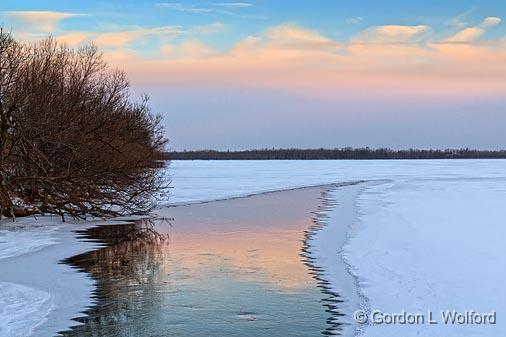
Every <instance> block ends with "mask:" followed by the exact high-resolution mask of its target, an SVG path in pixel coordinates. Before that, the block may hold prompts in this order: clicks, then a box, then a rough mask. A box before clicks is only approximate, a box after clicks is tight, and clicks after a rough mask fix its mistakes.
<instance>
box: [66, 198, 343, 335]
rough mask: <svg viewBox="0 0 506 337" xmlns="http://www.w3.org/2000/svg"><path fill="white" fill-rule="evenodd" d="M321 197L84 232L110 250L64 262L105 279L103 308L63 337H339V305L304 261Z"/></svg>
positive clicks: (222, 207)
mask: <svg viewBox="0 0 506 337" xmlns="http://www.w3.org/2000/svg"><path fill="white" fill-rule="evenodd" d="M321 193H322V190H321V189H316V188H315V189H303V190H294V191H287V192H277V193H270V194H266V195H261V196H254V197H250V198H243V199H235V200H228V201H220V202H214V203H208V204H200V205H189V206H180V207H174V208H168V209H165V210H163V211H162V212H161V216H163V217H165V218H163V219H151V220H150V221H138V222H136V223H130V224H124V225H104V226H99V227H95V228H91V229H87V230H84V231H82V232H81V233H80V235H82V236H83V237H84V238H86V239H89V240H96V241H98V242H102V243H104V244H105V246H104V247H103V248H100V249H97V250H95V251H92V252H88V253H85V254H81V255H77V256H74V257H72V258H69V259H68V260H66V261H65V262H66V263H69V264H71V265H73V266H75V267H77V268H79V269H81V270H83V271H86V272H87V273H89V274H90V275H91V276H92V277H93V278H95V279H96V280H97V283H98V288H97V292H96V294H95V296H96V299H97V305H96V306H95V307H93V308H90V310H88V312H87V314H88V315H87V316H86V317H83V318H80V319H78V320H79V321H80V322H81V323H83V325H81V326H78V327H75V328H73V329H72V330H71V331H68V332H65V333H63V334H64V335H65V336H264V335H265V336H314V335H319V334H321V333H323V334H336V333H337V327H338V323H337V322H336V319H335V317H336V313H337V311H336V310H335V308H331V306H335V305H336V304H337V303H338V302H339V299H338V297H337V295H336V294H332V293H329V290H328V287H326V286H325V281H324V280H323V279H322V278H321V277H319V276H318V275H319V274H318V270H317V269H315V268H313V267H311V263H310V261H307V260H306V261H305V262H306V264H308V266H309V268H308V267H307V266H306V265H304V263H303V261H302V260H301V257H300V252H301V248H302V247H303V240H304V237H305V236H304V231H305V230H307V229H308V228H310V227H311V225H314V223H313V219H312V212H313V211H314V210H316V209H317V208H318V206H319V205H320V204H321V200H319V197H320V195H321ZM167 218H173V220H172V221H170V222H168V221H167V220H164V219H167ZM322 293H323V295H322ZM325 306H326V307H325ZM331 309H332V310H331Z"/></svg>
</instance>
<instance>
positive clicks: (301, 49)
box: [0, 0, 506, 149]
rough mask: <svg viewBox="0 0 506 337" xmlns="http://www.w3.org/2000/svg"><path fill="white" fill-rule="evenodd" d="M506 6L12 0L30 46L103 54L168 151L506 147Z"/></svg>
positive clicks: (3, 14)
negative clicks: (160, 119)
mask: <svg viewBox="0 0 506 337" xmlns="http://www.w3.org/2000/svg"><path fill="white" fill-rule="evenodd" d="M505 18H506V1H490V0H482V1H477V0H459V1H453V0H451V1H450V0H448V1H441V0H440V1H436V0H425V1H421V0H412V1H398V0H391V1H373V0H359V1H336V0H334V1H332V0H320V1H311V2H309V1H279V0H278V1H268V0H258V1H248V0H237V1H223V0H216V1H183V0H181V1H174V2H171V1H131V0H127V1H61V0H57V1H35V0H25V1H19V0H18V1H13V0H3V1H2V2H1V4H0V22H1V23H2V24H3V25H4V27H6V28H8V29H11V30H12V32H13V34H14V35H15V36H16V37H17V38H18V39H21V40H26V41H34V40H38V39H41V38H43V37H45V36H47V35H48V34H51V35H53V36H54V37H55V38H57V39H58V40H61V41H63V42H65V43H67V44H69V45H70V46H71V47H77V46H79V45H81V44H86V43H94V44H96V45H98V46H99V47H100V48H101V49H102V50H104V55H105V58H106V59H107V60H108V62H109V63H110V64H111V66H113V67H116V68H120V69H122V70H124V71H126V72H127V74H128V76H129V77H130V78H131V80H132V85H133V92H134V93H135V94H139V93H148V94H150V95H151V97H152V104H153V109H154V111H155V112H157V113H160V114H162V115H163V116H164V117H165V124H166V126H167V130H168V131H167V132H168V136H169V138H170V139H171V146H172V147H173V148H175V149H191V148H219V149H227V148H230V149H235V148H254V147H272V146H274V147H276V146H289V147H320V146H328V147H333V146H371V147H383V146H387V147H394V148H405V147H437V148H445V147H461V146H465V147H477V148H506V139H505V138H504V137H503V136H502V134H503V131H502V130H503V129H504V127H506V116H505V114H504V111H503V108H502V107H503V106H505V103H506V94H505V92H506V80H505V78H506V66H505V65H506V24H505V23H504V22H503V19H505Z"/></svg>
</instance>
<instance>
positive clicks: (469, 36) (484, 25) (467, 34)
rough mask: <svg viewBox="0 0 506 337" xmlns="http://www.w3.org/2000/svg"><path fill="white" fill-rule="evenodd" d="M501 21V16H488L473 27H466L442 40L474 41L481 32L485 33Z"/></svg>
mask: <svg viewBox="0 0 506 337" xmlns="http://www.w3.org/2000/svg"><path fill="white" fill-rule="evenodd" d="M501 21H502V20H501V18H498V17H495V16H489V17H487V18H485V20H483V21H482V22H481V23H480V24H479V25H477V26H474V27H466V28H464V29H462V30H460V31H459V32H457V33H456V34H454V35H452V36H450V37H448V38H447V39H445V40H444V42H457V43H467V42H472V41H475V40H476V39H478V38H480V37H481V36H482V35H483V34H485V33H486V32H487V31H488V30H489V29H490V28H492V27H495V26H497V25H498V24H500V23H501Z"/></svg>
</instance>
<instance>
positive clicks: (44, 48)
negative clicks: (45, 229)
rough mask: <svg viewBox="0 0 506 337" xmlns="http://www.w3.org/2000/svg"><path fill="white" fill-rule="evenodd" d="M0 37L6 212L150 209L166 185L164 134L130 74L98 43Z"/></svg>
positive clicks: (2, 192) (0, 189) (98, 213)
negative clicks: (133, 89)
mask: <svg viewBox="0 0 506 337" xmlns="http://www.w3.org/2000/svg"><path fill="white" fill-rule="evenodd" d="M1 38H2V40H1V41H2V47H1V48H2V49H0V51H1V53H2V54H1V59H2V73H1V74H0V75H1V79H0V94H1V95H2V96H1V97H2V98H1V99H2V101H1V104H2V105H1V109H2V110H1V111H2V116H0V117H1V123H2V124H1V134H2V138H1V151H2V159H1V160H2V162H1V168H0V171H1V174H2V184H1V185H0V197H1V199H0V203H1V206H2V213H3V214H4V215H7V216H9V215H10V216H14V215H23V214H30V213H56V214H61V215H63V214H69V215H71V216H72V217H77V218H81V217H85V216H86V215H94V216H107V215H119V214H124V213H139V212H145V211H147V210H149V209H150V208H151V206H152V205H153V200H154V198H153V197H154V195H155V194H157V193H159V192H161V191H164V190H165V189H166V188H167V186H168V181H166V179H164V176H163V173H162V172H161V170H160V167H158V166H157V165H156V159H157V157H158V155H159V153H160V152H162V151H163V149H164V146H165V144H166V139H165V137H164V133H163V129H162V127H161V124H160V123H161V120H160V117H159V116H155V115H153V114H152V113H151V112H150V110H149V107H148V104H147V103H148V100H147V98H146V97H145V98H143V100H142V101H141V102H132V101H131V99H130V93H129V88H130V84H129V82H128V80H127V78H126V76H125V74H124V73H122V72H119V71H114V70H109V68H108V67H107V65H106V63H105V62H104V60H103V57H102V54H101V53H100V52H99V51H98V49H97V48H96V47H94V46H86V47H83V48H80V49H78V50H73V49H70V48H68V47H67V46H65V45H64V44H61V43H58V42H56V41H55V40H53V39H51V38H49V39H47V40H44V41H42V42H40V43H36V44H32V45H26V44H20V43H17V42H15V41H14V40H12V38H11V37H10V36H9V35H8V34H6V33H4V32H2V34H1ZM4 41H5V43H4ZM4 45H5V46H4ZM4 49H5V52H4ZM4 53H5V57H4ZM10 54H13V55H14V54H16V55H15V56H13V57H12V59H13V60H14V59H15V61H8V60H9V57H10V56H9V55H10ZM4 59H5V60H7V61H5V67H4ZM4 68H5V69H6V70H5V72H4V70H3V69H4ZM4 119H5V122H4ZM4 138H5V139H4ZM17 205H19V206H21V207H17Z"/></svg>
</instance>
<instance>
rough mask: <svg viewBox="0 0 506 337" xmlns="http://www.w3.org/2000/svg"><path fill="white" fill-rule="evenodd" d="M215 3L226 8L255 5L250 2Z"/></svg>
mask: <svg viewBox="0 0 506 337" xmlns="http://www.w3.org/2000/svg"><path fill="white" fill-rule="evenodd" d="M215 5H216V6H220V7H226V8H247V7H251V6H253V4H252V3H249V2H219V3H217V4H215Z"/></svg>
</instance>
